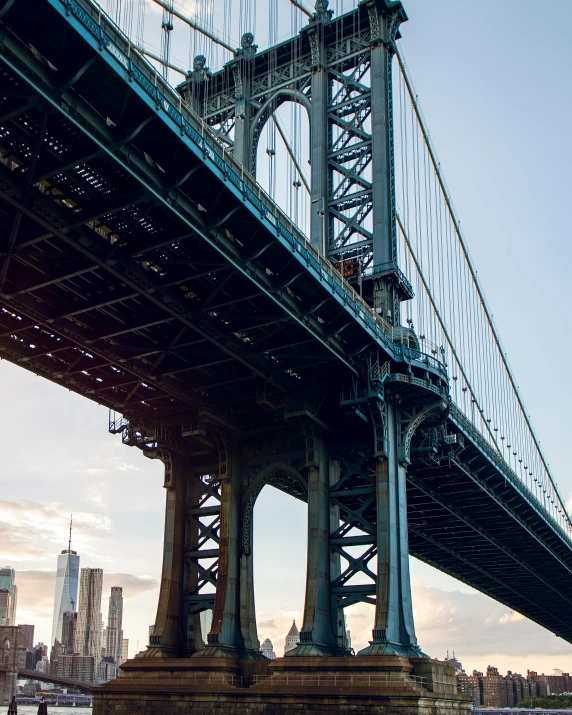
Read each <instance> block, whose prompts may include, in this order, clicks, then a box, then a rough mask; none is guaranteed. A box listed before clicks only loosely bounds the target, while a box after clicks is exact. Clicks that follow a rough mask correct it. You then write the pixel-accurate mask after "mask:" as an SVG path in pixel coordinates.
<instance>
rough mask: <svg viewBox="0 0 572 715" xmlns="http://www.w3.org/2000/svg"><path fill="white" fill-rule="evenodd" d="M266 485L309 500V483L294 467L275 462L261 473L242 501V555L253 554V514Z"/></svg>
mask: <svg viewBox="0 0 572 715" xmlns="http://www.w3.org/2000/svg"><path fill="white" fill-rule="evenodd" d="M266 485H269V486H272V487H276V489H279V490H280V491H286V490H288V493H289V494H291V495H292V496H294V498H297V499H301V500H302V501H307V500H308V482H307V480H306V479H305V477H303V476H302V474H301V473H300V472H299V471H298V470H297V469H296V468H295V467H293V466H292V465H290V464H287V463H286V462H274V463H273V464H271V465H269V466H267V467H265V468H264V469H263V470H262V471H261V472H259V473H258V474H257V475H256V477H255V478H254V479H253V480H252V482H251V483H250V485H249V487H248V489H247V490H246V492H245V494H244V498H243V500H242V539H241V541H242V543H241V546H242V553H243V554H244V555H246V556H250V555H251V554H252V514H253V512H254V505H255V504H256V500H257V499H258V496H259V495H260V492H261V491H262V490H263V489H264V487H265V486H266Z"/></svg>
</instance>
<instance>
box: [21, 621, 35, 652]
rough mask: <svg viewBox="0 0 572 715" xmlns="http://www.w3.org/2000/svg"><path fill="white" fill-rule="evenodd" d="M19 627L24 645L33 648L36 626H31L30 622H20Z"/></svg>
mask: <svg viewBox="0 0 572 715" xmlns="http://www.w3.org/2000/svg"><path fill="white" fill-rule="evenodd" d="M18 628H19V629H20V634H21V636H22V639H23V641H24V642H23V645H24V646H25V647H26V648H33V646H34V626H30V625H28V624H22V625H21V624H18Z"/></svg>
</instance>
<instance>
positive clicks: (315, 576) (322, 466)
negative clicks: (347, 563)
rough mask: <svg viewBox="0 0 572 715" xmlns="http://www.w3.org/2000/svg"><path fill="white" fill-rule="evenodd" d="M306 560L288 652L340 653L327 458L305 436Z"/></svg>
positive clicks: (320, 446) (317, 440) (321, 448)
mask: <svg viewBox="0 0 572 715" xmlns="http://www.w3.org/2000/svg"><path fill="white" fill-rule="evenodd" d="M307 440H308V448H307V451H308V562H307V572H306V597H305V603H304V622H303V626H302V629H301V631H300V644H299V645H298V647H297V648H296V649H295V650H292V651H289V652H288V653H287V655H288V656H308V655H312V656H320V655H321V656H323V655H327V656H331V655H344V652H343V650H342V649H341V648H339V647H338V641H337V628H336V627H335V625H334V621H335V618H336V614H335V613H332V602H331V596H330V565H331V564H330V519H331V511H330V488H329V483H330V459H329V453H328V450H327V447H326V445H325V443H324V442H323V440H322V439H320V438H318V437H316V436H315V435H309V436H308V438H307Z"/></svg>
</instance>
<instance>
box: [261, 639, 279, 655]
mask: <svg viewBox="0 0 572 715" xmlns="http://www.w3.org/2000/svg"><path fill="white" fill-rule="evenodd" d="M260 652H261V653H262V655H263V656H265V657H266V658H268V660H274V659H275V658H276V653H275V652H274V646H273V645H272V641H271V640H270V638H267V639H266V640H265V641H264V643H263V644H262V645H261V646H260Z"/></svg>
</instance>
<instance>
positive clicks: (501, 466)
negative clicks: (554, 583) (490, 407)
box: [450, 402, 572, 547]
mask: <svg viewBox="0 0 572 715" xmlns="http://www.w3.org/2000/svg"><path fill="white" fill-rule="evenodd" d="M450 415H451V417H452V419H453V421H454V422H455V423H456V424H457V425H458V426H459V427H460V428H461V429H462V430H463V432H465V434H467V435H468V436H469V438H470V439H471V440H472V442H473V443H474V444H476V445H477V446H478V447H479V449H480V450H481V452H483V453H484V454H485V455H486V456H487V459H488V460H489V461H491V462H492V463H493V464H494V465H495V467H496V468H497V469H498V470H499V472H500V473H501V474H502V475H503V476H504V478H505V479H506V480H507V481H508V482H510V484H511V485H512V486H513V487H514V489H516V491H517V492H519V494H520V495H521V496H522V497H524V499H526V501H528V502H529V503H530V504H531V505H532V506H533V507H534V508H535V509H536V511H537V512H539V513H540V514H542V516H543V518H544V519H545V520H546V521H548V522H550V524H551V526H552V528H553V529H554V530H555V531H557V532H558V533H559V534H560V536H561V537H562V538H563V539H564V540H565V541H566V542H567V543H568V545H569V546H571V547H572V543H571V539H570V532H569V531H567V529H565V528H563V526H562V524H561V523H559V521H558V520H557V519H556V518H555V517H554V515H553V513H551V511H550V510H549V509H547V507H546V504H543V503H542V502H541V501H540V499H538V497H537V496H536V495H535V494H534V493H533V492H532V491H531V490H530V489H529V488H528V487H527V486H526V484H524V482H523V481H522V479H520V477H519V476H518V474H517V473H516V472H515V471H514V470H513V469H511V468H510V465H509V464H508V463H507V462H506V460H505V459H503V457H502V456H501V455H500V454H499V453H498V451H497V450H496V449H495V448H494V447H493V446H492V445H491V444H490V442H488V441H487V440H486V439H485V438H484V437H483V435H482V434H481V433H480V431H479V430H478V429H477V428H476V427H475V426H474V425H473V423H472V422H471V421H470V420H469V419H468V418H467V416H466V415H465V413H464V412H463V411H462V410H461V409H460V408H459V407H457V405H455V404H454V403H453V402H452V403H451V405H450ZM545 498H546V497H545Z"/></svg>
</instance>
